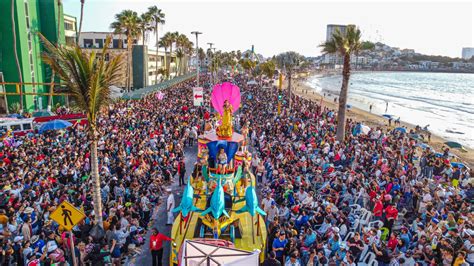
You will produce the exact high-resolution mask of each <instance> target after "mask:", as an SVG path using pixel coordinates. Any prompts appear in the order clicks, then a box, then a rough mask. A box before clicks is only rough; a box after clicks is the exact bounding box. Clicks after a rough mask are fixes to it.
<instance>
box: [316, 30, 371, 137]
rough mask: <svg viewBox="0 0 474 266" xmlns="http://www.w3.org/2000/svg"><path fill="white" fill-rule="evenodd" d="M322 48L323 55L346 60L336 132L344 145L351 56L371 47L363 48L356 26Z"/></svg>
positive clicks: (336, 33) (337, 35)
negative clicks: (332, 55)
mask: <svg viewBox="0 0 474 266" xmlns="http://www.w3.org/2000/svg"><path fill="white" fill-rule="evenodd" d="M320 47H321V48H322V52H323V53H325V54H338V55H340V56H342V57H343V59H344V63H343V68H342V85H341V92H340V94H339V110H338V112H337V131H336V138H337V140H338V141H339V142H341V143H342V142H343V141H344V137H345V127H346V107H347V93H348V91H349V78H350V75H351V54H354V53H358V52H359V51H360V50H363V49H370V48H371V45H364V46H363V45H362V43H361V33H360V30H359V29H358V28H357V27H356V26H355V25H348V26H347V28H346V31H345V32H344V33H342V32H341V31H340V30H339V29H337V30H336V31H335V32H334V34H333V35H332V38H331V39H330V40H329V41H326V42H324V43H323V44H321V45H320Z"/></svg>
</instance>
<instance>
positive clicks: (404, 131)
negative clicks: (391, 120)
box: [393, 127, 407, 133]
mask: <svg viewBox="0 0 474 266" xmlns="http://www.w3.org/2000/svg"><path fill="white" fill-rule="evenodd" d="M393 131H400V132H402V133H407V129H406V128H404V127H397V128H395V129H394V130H393Z"/></svg>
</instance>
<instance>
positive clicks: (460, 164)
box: [451, 162, 464, 168]
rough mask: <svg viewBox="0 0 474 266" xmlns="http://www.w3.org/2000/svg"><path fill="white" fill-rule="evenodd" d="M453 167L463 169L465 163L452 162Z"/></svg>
mask: <svg viewBox="0 0 474 266" xmlns="http://www.w3.org/2000/svg"><path fill="white" fill-rule="evenodd" d="M451 166H453V167H458V168H463V167H464V164H463V163H458V162H452V163H451Z"/></svg>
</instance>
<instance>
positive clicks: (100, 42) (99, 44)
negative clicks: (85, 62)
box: [95, 39, 104, 48]
mask: <svg viewBox="0 0 474 266" xmlns="http://www.w3.org/2000/svg"><path fill="white" fill-rule="evenodd" d="M95 44H96V45H95V46H96V47H99V48H102V47H103V46H104V41H103V40H102V39H95Z"/></svg>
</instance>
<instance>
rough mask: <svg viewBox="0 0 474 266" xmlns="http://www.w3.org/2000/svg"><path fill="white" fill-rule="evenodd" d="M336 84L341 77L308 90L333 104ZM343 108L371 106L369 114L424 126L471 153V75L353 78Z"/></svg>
mask: <svg viewBox="0 0 474 266" xmlns="http://www.w3.org/2000/svg"><path fill="white" fill-rule="evenodd" d="M341 81H342V76H341V75H332V76H321V75H316V76H313V77H311V78H309V79H308V85H310V86H311V87H312V88H313V89H314V90H316V92H318V93H319V94H321V95H323V94H324V93H326V97H327V98H329V99H333V98H334V97H336V96H337V97H338V96H339V90H340V87H341ZM329 94H330V95H329ZM387 103H388V108H387ZM348 104H349V105H351V106H354V107H357V108H359V109H362V110H366V111H369V106H370V105H372V113H375V114H378V115H383V114H390V115H392V116H393V117H395V119H396V118H398V117H400V120H401V121H405V122H408V123H410V124H413V125H419V126H421V127H424V126H426V125H429V127H428V129H429V130H430V131H431V132H432V133H433V134H435V135H438V136H440V137H443V138H445V139H447V140H451V141H457V142H459V143H461V144H463V145H464V146H466V147H470V148H474V74H458V73H426V72H357V73H352V75H351V78H350V85H349V99H348ZM386 108H387V110H386Z"/></svg>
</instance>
